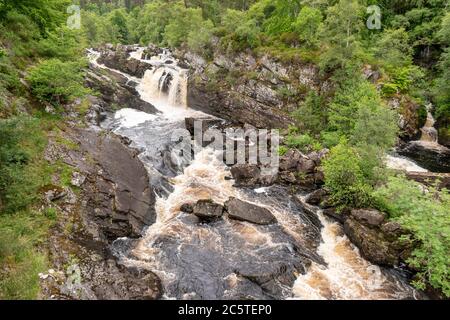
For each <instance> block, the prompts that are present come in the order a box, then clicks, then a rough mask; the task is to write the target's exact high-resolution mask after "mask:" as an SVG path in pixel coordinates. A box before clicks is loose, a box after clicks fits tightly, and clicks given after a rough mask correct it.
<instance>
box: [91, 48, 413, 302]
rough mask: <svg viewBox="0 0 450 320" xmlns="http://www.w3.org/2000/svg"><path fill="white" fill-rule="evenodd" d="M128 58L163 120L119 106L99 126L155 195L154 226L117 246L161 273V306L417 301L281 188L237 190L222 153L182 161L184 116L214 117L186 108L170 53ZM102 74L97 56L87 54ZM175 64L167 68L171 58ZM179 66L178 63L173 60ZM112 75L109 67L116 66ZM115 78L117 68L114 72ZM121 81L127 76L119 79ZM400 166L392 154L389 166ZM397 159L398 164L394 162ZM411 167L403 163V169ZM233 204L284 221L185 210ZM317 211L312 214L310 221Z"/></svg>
mask: <svg viewBox="0 0 450 320" xmlns="http://www.w3.org/2000/svg"><path fill="white" fill-rule="evenodd" d="M142 55H143V49H141V48H137V49H136V51H135V52H133V53H131V57H133V58H135V59H139V60H141V61H144V62H146V63H149V64H151V65H152V66H153V69H152V70H148V71H146V73H145V75H144V77H143V78H142V79H137V78H134V77H131V76H129V75H126V76H127V77H128V78H129V79H130V80H133V81H135V82H136V83H138V87H137V90H138V92H139V94H140V97H141V99H142V100H144V101H146V102H149V103H151V104H153V105H154V106H155V107H156V108H157V109H158V110H159V111H160V112H161V113H160V114H156V115H154V114H146V113H144V112H140V111H136V110H132V109H126V108H125V109H121V110H119V111H117V112H116V113H115V115H113V116H111V117H110V119H108V121H106V122H105V123H104V124H103V125H104V127H105V128H107V129H109V130H113V131H114V132H115V133H117V134H119V135H122V136H125V137H127V138H129V139H131V141H132V142H133V144H132V145H133V146H134V147H136V148H138V149H139V150H140V151H141V153H140V159H141V160H142V162H143V163H144V164H145V166H146V168H147V169H148V171H149V173H150V176H151V181H150V182H151V184H152V186H153V187H154V189H155V193H156V194H157V197H158V199H157V203H156V211H157V221H156V223H155V224H153V225H151V226H150V227H148V229H147V230H146V232H145V235H144V236H143V237H142V238H141V239H139V240H138V241H137V242H136V243H134V245H133V248H132V249H131V250H126V251H123V250H122V251H121V249H120V248H121V247H122V246H121V244H122V243H123V242H127V241H131V240H129V239H118V240H117V241H116V242H115V243H114V244H113V246H116V249H117V250H115V252H119V253H118V258H119V259H121V261H122V263H124V264H127V265H132V266H139V267H142V268H146V269H149V270H152V271H153V272H155V273H156V274H157V275H158V276H159V277H160V278H161V280H162V283H163V287H164V298H165V299H414V298H417V297H418V296H419V295H418V294H417V292H416V291H415V290H414V289H413V288H412V287H411V286H409V285H408V282H407V280H406V279H405V278H404V277H403V275H402V273H401V272H398V271H395V270H387V269H384V268H381V267H378V266H375V265H372V264H370V263H369V262H367V261H366V260H364V259H363V258H362V257H361V255H360V254H359V252H358V249H357V248H355V247H354V246H353V245H352V244H351V243H350V241H349V240H348V238H347V237H346V236H345V235H344V234H343V231H342V228H341V227H340V226H339V224H338V223H337V222H334V221H331V220H329V219H328V218H327V217H325V216H324V215H323V214H322V212H321V211H320V210H319V209H318V208H316V207H311V206H309V205H307V204H305V203H304V197H305V196H306V195H305V194H302V195H296V196H294V195H290V193H289V192H288V190H287V189H285V188H283V187H280V186H273V187H270V188H260V189H255V190H252V189H242V188H235V187H234V186H233V181H232V180H230V169H229V167H227V166H226V165H225V164H224V163H223V162H222V161H219V160H218V159H219V157H217V154H216V153H217V152H216V151H214V150H213V149H211V148H203V149H201V151H199V152H198V153H197V154H196V155H195V158H194V160H193V161H186V159H184V158H183V157H179V156H177V155H176V154H175V153H174V152H173V151H174V147H175V145H174V143H173V142H172V141H171V133H172V132H174V130H177V129H182V128H185V121H184V119H185V118H187V117H193V118H205V117H210V118H212V117H211V116H208V115H206V114H204V113H202V112H199V111H194V110H190V109H189V108H188V106H187V102H186V100H187V99H186V94H187V77H188V70H185V69H183V68H181V67H179V66H178V65H177V63H176V60H175V59H174V58H173V57H172V56H171V54H170V52H169V51H167V50H166V51H164V52H163V53H162V54H161V55H159V56H156V57H145V58H148V59H143V56H142ZM90 57H91V62H92V63H93V64H94V65H95V66H96V67H98V68H106V67H105V66H103V65H100V64H98V63H97V59H98V57H99V53H96V52H94V51H91V52H90ZM167 60H170V62H171V63H170V64H167V63H166V61H167ZM174 61H175V63H173V62H174ZM110 70H112V69H110ZM112 71H115V72H118V71H116V70H112ZM121 74H123V73H121ZM389 161H390V162H391V163H394V162H396V160H395V157H391V158H390V160H389ZM398 162H401V161H399V160H398V161H397V163H398ZM414 165H415V164H413V163H409V162H407V159H404V161H403V166H411V168H415V169H419V167H414ZM230 197H235V198H239V199H242V200H245V201H248V202H251V203H254V204H257V205H259V206H262V207H265V208H268V209H269V210H270V211H271V212H272V213H273V215H274V216H275V217H276V218H277V220H278V223H277V224H275V225H269V226H259V225H253V224H250V223H247V222H240V221H235V220H230V219H228V218H224V219H222V220H220V221H216V222H213V223H200V222H199V221H198V220H197V219H196V217H194V216H193V215H189V214H186V213H183V212H181V210H180V207H181V205H183V204H185V203H192V202H195V201H197V200H200V199H212V200H214V201H215V202H217V203H220V204H223V203H224V202H225V201H226V200H228V199H229V198H230ZM311 213H312V214H311Z"/></svg>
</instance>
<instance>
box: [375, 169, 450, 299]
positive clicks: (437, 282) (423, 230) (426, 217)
mask: <svg viewBox="0 0 450 320" xmlns="http://www.w3.org/2000/svg"><path fill="white" fill-rule="evenodd" d="M374 197H375V198H376V200H377V203H378V206H379V208H380V209H382V210H383V211H386V212H388V213H389V214H390V216H391V218H392V219H394V220H396V221H398V222H400V223H401V224H402V226H403V227H405V228H406V229H408V230H410V231H411V232H412V233H413V236H414V239H415V240H417V241H418V242H419V245H418V247H417V248H416V249H415V250H414V251H413V252H412V256H411V258H410V259H409V260H408V263H409V264H410V265H411V266H413V267H414V268H416V269H418V270H420V272H419V273H418V275H417V276H418V279H417V280H416V281H415V285H416V286H417V287H418V288H420V289H424V288H425V286H426V283H429V284H431V286H433V287H434V288H437V289H441V290H442V291H443V292H444V294H445V295H446V296H447V297H450V256H449V254H448V253H449V252H450V220H449V219H448V209H449V208H450V194H449V193H448V191H447V190H442V191H440V192H439V191H437V190H436V189H434V188H431V189H430V190H428V191H425V190H424V189H423V186H421V185H420V184H418V183H416V182H413V181H409V180H407V179H406V178H403V177H391V178H390V179H389V183H388V184H387V185H385V186H383V187H381V188H379V189H378V190H376V192H375V193H374Z"/></svg>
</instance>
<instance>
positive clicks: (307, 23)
mask: <svg viewBox="0 0 450 320" xmlns="http://www.w3.org/2000/svg"><path fill="white" fill-rule="evenodd" d="M321 24H322V13H321V12H320V10H318V9H315V8H311V7H308V6H305V7H303V8H302V9H301V10H300V14H299V15H298V17H297V19H296V20H295V22H294V23H293V25H292V27H293V30H294V32H296V33H297V34H298V37H299V39H300V41H302V42H304V43H305V44H306V45H307V46H309V47H315V46H316V45H317V44H318V40H319V37H318V32H319V28H320V27H321Z"/></svg>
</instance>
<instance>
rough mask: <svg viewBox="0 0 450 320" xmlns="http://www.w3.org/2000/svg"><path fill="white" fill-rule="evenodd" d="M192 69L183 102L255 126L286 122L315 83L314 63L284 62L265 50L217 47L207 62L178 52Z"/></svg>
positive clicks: (281, 125) (186, 53)
mask: <svg viewBox="0 0 450 320" xmlns="http://www.w3.org/2000/svg"><path fill="white" fill-rule="evenodd" d="M177 56H178V58H179V59H180V60H182V61H184V62H185V63H186V65H188V66H189V67H190V69H191V73H192V76H191V77H190V79H189V85H188V105H189V107H190V108H192V109H197V110H201V111H204V112H206V113H209V114H212V115H215V116H217V117H220V118H223V119H226V120H231V121H239V122H240V123H241V124H244V123H249V124H251V125H253V126H255V127H258V128H286V127H288V125H289V124H292V123H293V119H292V118H291V117H290V112H291V111H293V110H294V109H295V108H297V105H298V102H299V101H300V100H303V98H304V95H305V94H306V92H307V91H308V88H313V87H315V86H318V85H319V83H318V82H319V81H318V70H317V68H315V67H314V66H313V65H311V64H308V63H304V64H296V65H286V64H283V63H281V62H279V61H277V59H275V58H273V57H269V56H267V55H265V56H261V57H255V56H253V55H252V54H249V53H241V54H238V55H235V56H233V57H230V56H226V55H223V54H221V53H219V52H216V53H215V55H214V59H213V61H211V62H207V61H206V60H205V59H203V58H202V57H200V56H198V55H196V54H193V53H192V52H177Z"/></svg>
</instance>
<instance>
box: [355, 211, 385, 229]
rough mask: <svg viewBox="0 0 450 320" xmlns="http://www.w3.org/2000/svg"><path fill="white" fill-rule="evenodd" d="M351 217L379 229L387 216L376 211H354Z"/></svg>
mask: <svg viewBox="0 0 450 320" xmlns="http://www.w3.org/2000/svg"><path fill="white" fill-rule="evenodd" d="M351 216H352V217H353V218H355V219H356V220H358V221H359V222H360V223H362V224H364V225H366V226H369V227H378V226H380V225H381V224H382V223H383V222H384V220H385V219H386V214H385V213H383V212H380V211H378V210H375V209H359V210H356V209H355V210H352V211H351Z"/></svg>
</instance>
